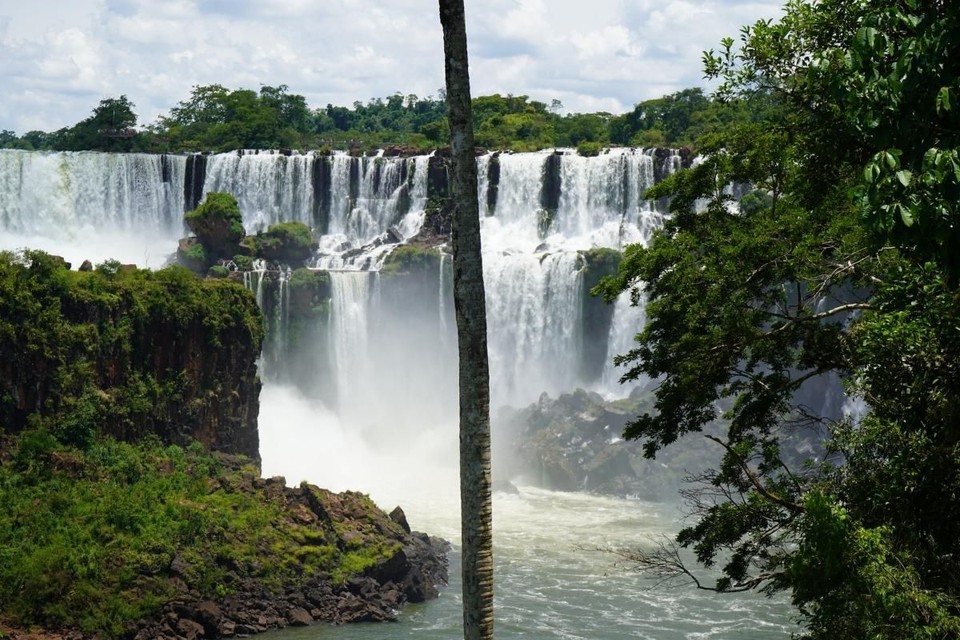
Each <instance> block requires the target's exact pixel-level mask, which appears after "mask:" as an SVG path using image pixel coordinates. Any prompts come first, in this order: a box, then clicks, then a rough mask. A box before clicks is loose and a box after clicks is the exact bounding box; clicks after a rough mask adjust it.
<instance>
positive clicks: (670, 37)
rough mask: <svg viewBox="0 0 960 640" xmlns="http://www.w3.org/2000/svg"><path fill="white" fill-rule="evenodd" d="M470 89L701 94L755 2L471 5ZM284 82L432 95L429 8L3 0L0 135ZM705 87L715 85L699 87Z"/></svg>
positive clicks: (422, 2)
mask: <svg viewBox="0 0 960 640" xmlns="http://www.w3.org/2000/svg"><path fill="white" fill-rule="evenodd" d="M465 5H466V14H467V38H468V48H469V56H470V77H471V88H472V93H473V95H475V96H476V95H488V94H492V93H500V94H504V95H507V94H513V95H526V96H529V97H530V98H532V99H535V100H540V101H542V102H545V103H547V104H551V103H552V101H553V100H554V99H556V100H559V101H560V102H561V103H562V104H563V107H564V110H563V111H564V112H566V113H588V112H597V111H608V112H611V113H623V112H625V111H628V110H630V109H631V108H633V106H634V105H635V104H637V103H638V102H641V101H643V100H647V99H650V98H655V97H658V96H662V95H666V94H669V93H673V92H675V91H679V90H680V89H684V88H688V87H694V86H707V87H708V85H706V84H705V81H704V80H703V78H702V75H703V74H702V66H701V63H700V58H701V54H702V52H703V51H704V50H706V49H711V48H717V47H718V46H719V42H720V39H721V38H723V37H725V36H730V37H734V38H736V37H737V34H738V33H739V30H740V27H741V26H743V25H745V24H751V23H753V22H755V21H757V20H759V19H768V18H775V17H776V16H777V15H779V13H780V7H781V5H782V2H767V1H763V0H704V1H702V2H701V1H696V0H465ZM214 83H216V84H221V85H223V86H225V87H227V88H228V89H240V88H244V89H254V90H258V89H259V88H260V87H261V86H263V85H269V86H277V85H281V84H284V85H287V87H288V91H289V92H291V93H295V94H301V95H303V96H305V97H306V99H307V104H308V105H309V106H310V107H311V108H320V107H324V106H326V105H327V104H333V105H337V106H351V105H352V104H353V103H354V102H356V101H361V102H367V101H369V100H370V99H372V98H386V97H388V96H390V95H393V94H396V93H401V94H403V95H409V94H416V95H418V96H421V97H426V96H434V97H435V96H437V95H438V91H439V90H440V88H441V87H442V86H443V45H442V31H441V28H440V20H439V14H438V4H437V0H33V1H29V0H0V130H3V129H8V130H12V131H14V132H16V133H18V134H23V133H25V132H27V131H30V130H35V129H39V130H43V131H54V130H57V129H60V128H61V127H66V126H72V125H73V124H75V123H77V122H79V121H80V120H83V119H84V118H86V117H88V116H89V115H90V114H91V112H92V110H93V108H94V107H95V106H96V105H97V104H98V103H99V101H100V100H101V99H103V98H107V97H113V98H116V97H119V96H120V95H126V96H127V97H128V98H129V99H130V100H131V101H132V102H133V103H134V104H135V105H136V107H135V109H134V111H135V112H136V113H137V115H138V116H139V123H140V124H141V125H146V124H149V123H151V122H154V121H155V120H156V118H157V117H158V116H159V115H164V114H167V113H169V111H170V109H171V108H172V107H174V106H176V105H177V103H178V102H180V101H184V100H186V99H188V97H189V95H190V91H191V89H192V87H194V86H196V85H205V84H214ZM708 88H709V87H708Z"/></svg>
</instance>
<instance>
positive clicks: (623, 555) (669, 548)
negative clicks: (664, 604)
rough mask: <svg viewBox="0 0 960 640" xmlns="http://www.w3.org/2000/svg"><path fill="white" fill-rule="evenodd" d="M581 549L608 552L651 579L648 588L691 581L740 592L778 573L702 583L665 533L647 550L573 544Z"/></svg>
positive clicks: (706, 588)
mask: <svg viewBox="0 0 960 640" xmlns="http://www.w3.org/2000/svg"><path fill="white" fill-rule="evenodd" d="M575 548H576V549H578V550H580V551H598V552H600V553H607V554H611V555H613V556H616V557H617V558H618V560H617V562H616V564H617V565H618V566H621V567H627V568H629V569H630V570H632V571H637V572H640V573H642V574H644V575H647V576H649V577H651V578H652V579H653V581H654V582H653V584H652V585H651V586H650V589H651V590H654V589H658V588H660V587H664V586H670V585H674V584H679V583H683V584H692V585H693V586H695V587H696V588H697V589H700V590H701V591H713V592H715V593H740V592H743V591H750V590H752V589H755V588H757V587H758V586H760V585H761V584H763V583H764V582H767V581H769V580H772V579H774V578H776V577H777V576H778V574H777V573H762V574H760V575H756V576H749V577H747V578H746V579H744V580H742V581H740V582H737V583H736V584H734V585H732V586H730V587H727V588H725V589H719V588H717V587H712V586H710V585H708V584H705V583H704V582H702V581H701V580H700V578H699V577H698V576H697V575H696V574H695V573H694V572H693V571H691V570H690V568H689V567H688V566H687V565H686V563H685V562H684V561H683V558H681V557H680V547H679V545H678V544H677V543H676V542H675V541H674V540H671V539H670V538H667V537H666V536H664V537H663V538H662V539H660V540H658V541H657V542H656V544H655V546H654V548H653V549H652V550H650V551H645V550H642V549H615V548H609V547H606V548H600V547H597V548H592V549H587V548H584V547H580V546H578V547H575Z"/></svg>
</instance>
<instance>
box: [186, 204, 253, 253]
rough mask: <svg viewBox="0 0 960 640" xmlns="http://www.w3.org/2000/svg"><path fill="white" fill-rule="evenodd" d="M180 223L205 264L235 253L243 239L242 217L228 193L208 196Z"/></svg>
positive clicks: (237, 205)
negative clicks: (191, 236)
mask: <svg viewBox="0 0 960 640" xmlns="http://www.w3.org/2000/svg"><path fill="white" fill-rule="evenodd" d="M183 219H184V222H186V224H187V227H188V228H189V229H190V231H192V232H193V233H194V234H196V236H197V239H198V240H199V241H200V244H201V245H203V248H204V250H205V251H206V254H207V259H208V260H216V259H219V258H229V257H230V256H232V255H234V254H235V253H238V251H237V246H238V245H239V243H240V241H241V240H242V239H243V237H244V235H245V233H244V230H243V216H242V215H241V214H240V205H239V204H237V199H236V198H234V197H233V196H232V195H230V194H229V193H220V192H215V191H214V192H210V193H208V194H207V196H206V198H204V200H203V202H201V203H200V206H198V207H197V208H196V209H194V210H193V211H189V212H187V214H186V215H185V216H184V218H183Z"/></svg>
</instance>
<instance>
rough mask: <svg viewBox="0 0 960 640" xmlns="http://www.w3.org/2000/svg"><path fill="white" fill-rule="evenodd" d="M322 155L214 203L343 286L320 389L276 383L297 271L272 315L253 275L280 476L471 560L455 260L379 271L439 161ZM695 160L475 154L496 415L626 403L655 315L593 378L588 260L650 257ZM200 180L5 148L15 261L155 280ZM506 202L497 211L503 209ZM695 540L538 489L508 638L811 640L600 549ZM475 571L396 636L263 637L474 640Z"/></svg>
mask: <svg viewBox="0 0 960 640" xmlns="http://www.w3.org/2000/svg"><path fill="white" fill-rule="evenodd" d="M321 158H322V157H321V156H315V155H313V154H293V155H284V154H279V153H249V152H247V153H228V154H218V155H213V156H207V157H206V158H205V159H204V165H205V174H204V176H205V180H204V182H203V183H202V192H203V193H208V192H210V191H217V190H226V191H230V192H231V193H233V194H234V195H236V196H237V198H238V200H239V202H240V206H241V213H242V214H243V217H244V226H245V227H246V229H247V231H248V232H249V233H253V232H256V231H258V230H262V229H263V228H264V227H266V226H267V225H269V224H272V223H275V222H280V221H288V220H298V221H302V222H305V223H307V224H309V225H311V226H313V227H315V228H316V229H317V230H318V231H319V232H321V238H320V255H319V256H318V257H317V258H316V261H315V266H316V267H317V268H323V269H332V270H336V271H335V272H332V273H331V274H330V276H331V283H330V287H331V300H330V307H329V312H328V313H323V314H319V316H318V320H317V322H318V323H320V324H319V325H318V326H320V330H319V331H318V335H317V337H315V338H313V340H314V342H313V343H303V342H300V343H297V344H296V345H294V347H293V348H294V350H295V351H297V352H298V353H299V354H301V355H303V354H305V355H306V356H307V357H312V358H314V359H315V360H316V361H317V362H322V363H323V364H322V366H318V367H316V371H313V372H312V373H310V376H312V377H308V379H295V380H293V382H295V383H296V388H294V386H290V385H287V384H281V382H279V381H280V380H286V381H290V378H291V376H290V375H286V376H284V375H282V374H283V373H284V371H283V369H284V366H285V362H284V360H283V355H282V354H284V353H288V352H285V351H284V350H283V347H284V343H285V342H286V341H287V340H288V339H290V337H291V334H293V333H294V330H293V329H292V328H291V326H290V318H289V317H288V315H286V314H287V313H288V310H287V304H286V301H287V300H288V299H289V297H290V295H289V293H290V292H289V285H288V283H287V278H288V277H289V275H290V274H289V273H284V274H282V276H281V277H280V280H281V284H280V285H279V288H278V289H276V291H275V292H274V293H271V294H270V295H271V296H275V297H276V300H267V299H266V297H267V290H268V288H267V287H266V286H265V280H266V277H267V275H266V271H265V270H264V269H265V266H264V265H258V269H257V270H255V271H254V272H252V273H250V274H248V275H247V276H246V280H245V283H246V285H247V286H248V288H250V289H251V290H252V291H253V292H254V294H255V295H256V297H257V301H258V303H259V304H260V305H261V307H265V308H269V309H270V310H271V311H270V313H271V322H270V327H271V329H270V335H268V336H267V340H266V343H265V350H264V351H265V355H266V353H267V352H269V353H271V354H272V355H271V357H270V358H269V359H268V358H267V357H264V358H263V360H262V362H261V375H262V376H263V377H264V378H265V379H266V382H265V385H264V388H263V392H262V395H261V419H260V431H261V432H260V442H261V454H262V457H263V470H264V474H265V475H283V476H285V477H286V479H287V481H288V482H289V483H290V484H296V483H299V482H300V481H301V480H308V481H310V482H312V483H315V484H318V485H321V486H325V487H327V488H329V489H332V490H337V491H339V490H347V489H351V490H360V491H365V492H367V493H369V494H370V495H371V496H372V497H373V498H374V500H376V501H377V502H378V504H380V506H381V507H384V508H386V509H392V508H393V506H395V505H397V504H400V505H402V506H403V508H404V510H405V511H406V513H407V516H408V519H409V521H410V522H411V524H412V525H413V526H414V527H415V528H417V529H420V530H425V531H428V532H430V533H432V534H434V535H440V536H442V537H445V538H447V539H449V540H451V541H453V542H454V543H455V544H456V542H457V541H458V539H459V522H458V511H459V506H458V498H457V495H458V492H457V488H456V487H457V482H458V480H457V478H458V472H457V460H458V453H457V449H458V439H457V433H456V426H455V425H456V395H457V393H456V392H457V387H456V384H457V383H456V372H457V367H456V338H455V325H454V318H453V301H452V289H451V281H450V273H449V269H450V260H449V259H448V258H447V257H443V258H441V260H440V270H439V272H438V273H435V274H433V275H430V277H429V278H427V279H426V280H425V283H421V284H422V286H420V285H416V283H414V285H409V284H408V285H403V286H406V287H407V288H403V287H401V286H400V285H399V284H398V282H400V281H398V280H389V279H388V276H387V275H383V274H379V273H376V269H377V268H378V266H379V265H380V264H381V262H382V260H383V258H384V256H385V255H386V254H387V253H388V252H389V251H390V250H391V249H392V247H393V246H394V245H393V244H392V243H393V242H395V241H396V240H398V239H400V240H403V239H409V238H411V237H412V236H413V235H414V234H416V233H417V231H418V230H419V228H420V225H421V224H422V222H423V219H424V209H425V207H426V204H427V199H428V192H427V183H428V163H429V160H430V159H429V157H428V156H418V157H414V158H405V159H401V158H383V157H370V158H351V157H349V156H347V155H345V154H335V155H333V156H331V157H326V158H322V159H321ZM658 162H660V166H658V165H657V163H658ZM548 163H559V164H558V165H554V166H555V168H556V170H557V173H556V176H555V177H556V178H557V183H556V185H555V186H557V189H558V192H556V193H547V190H545V189H544V185H545V182H546V180H545V171H546V168H547V166H548ZM679 163H680V156H679V155H678V154H676V153H674V154H672V155H668V156H667V157H666V159H665V160H661V161H658V160H657V157H656V155H655V154H654V153H653V152H652V151H650V150H635V149H614V150H611V151H610V152H608V153H605V154H603V155H601V156H598V157H595V158H582V157H579V156H577V155H576V154H574V153H570V152H562V153H561V154H560V155H559V156H555V155H554V152H551V151H548V152H541V153H532V154H503V155H499V156H493V155H487V156H484V157H481V158H479V159H478V167H479V169H480V179H481V180H480V192H479V195H480V198H481V200H480V202H481V211H482V212H483V219H482V240H483V247H484V249H483V250H484V277H485V279H486V288H487V305H488V309H487V312H488V326H489V345H490V346H489V350H490V360H491V386H492V398H493V405H494V413H496V411H497V408H498V407H499V406H501V405H505V404H510V405H514V406H523V405H525V404H528V403H530V402H533V401H534V400H536V399H537V397H538V396H539V395H540V394H541V393H542V392H544V391H546V392H548V393H550V394H551V395H556V394H560V393H565V392H569V391H572V390H573V389H574V388H576V387H578V386H586V387H589V388H592V389H595V390H598V391H601V392H602V393H605V394H607V395H620V396H623V395H626V393H627V392H628V389H623V388H621V387H620V386H619V384H618V383H617V380H618V378H619V376H620V375H621V374H622V370H615V369H614V368H613V366H612V364H611V363H610V361H611V360H612V357H613V355H615V354H618V353H623V352H625V351H626V350H628V349H629V348H630V346H631V345H632V339H633V336H634V335H635V334H636V332H637V331H639V329H640V328H641V326H642V323H643V317H644V316H643V306H642V299H641V305H640V307H639V308H638V307H634V306H631V305H630V304H628V302H627V300H626V299H621V300H619V301H618V302H617V303H616V305H615V306H614V308H613V309H612V318H611V319H610V327H609V330H608V331H607V335H606V336H605V338H602V339H603V344H602V345H600V347H601V349H600V351H599V352H600V353H601V354H606V355H605V362H606V365H605V366H604V367H603V370H602V372H601V373H600V375H596V374H593V375H592V377H585V374H584V372H583V369H582V368H581V361H582V359H583V357H584V354H585V353H586V351H587V349H586V345H585V343H584V341H585V337H584V336H585V335H586V333H587V332H588V330H590V329H592V327H589V326H587V324H588V323H587V321H586V320H585V317H586V316H585V314H584V306H583V305H584V296H585V291H584V288H585V284H584V270H585V267H584V264H585V263H584V258H583V252H584V251H586V250H590V249H595V248H598V247H604V248H612V249H618V250H619V249H622V247H623V246H624V245H625V244H627V243H631V242H640V243H646V242H648V241H649V239H650V237H651V235H652V234H653V232H654V231H655V230H656V229H658V228H659V227H660V226H661V225H662V222H663V213H662V212H660V211H658V210H657V207H656V206H655V204H654V203H651V202H648V201H645V200H644V199H643V197H642V194H643V191H644V189H646V188H647V187H649V186H651V185H652V184H653V181H654V176H655V175H663V174H665V173H669V172H671V171H673V170H675V169H676V167H677V166H679ZM493 168H496V169H497V172H498V176H497V178H496V183H495V184H494V182H493V180H491V176H492V175H493V174H491V173H490V171H491V169H493ZM186 171H187V159H186V158H185V157H183V156H147V155H142V154H125V155H113V154H97V153H76V154H73V153H49V154H47V153H28V152H19V151H0V249H14V248H18V247H22V246H31V247H35V248H42V249H46V250H48V251H50V252H52V253H56V254H59V255H64V256H65V257H66V258H67V259H68V260H69V261H71V262H74V266H75V267H76V266H77V265H78V264H79V262H80V261H82V260H83V259H85V258H89V259H91V260H93V261H94V262H97V261H102V260H104V259H107V258H118V259H120V260H121V261H122V262H134V263H137V264H141V265H146V266H159V265H160V264H162V263H163V261H164V260H165V259H166V257H167V256H168V255H169V254H171V253H172V252H173V251H174V250H175V248H176V239H177V238H178V237H179V236H180V235H183V229H182V223H181V220H182V215H183V212H184V209H185V208H186V207H188V206H192V205H191V204H190V203H188V202H186V198H185V195H184V194H185V192H189V191H190V190H189V188H188V187H187V185H186V183H187V182H189V179H188V176H186ZM494 186H495V187H496V189H495V191H496V197H495V198H488V192H490V193H492V191H490V190H491V189H492V188H493V187H494ZM488 205H489V206H488ZM547 205H549V207H550V209H551V210H549V211H548V210H546V209H545V207H546V206H547ZM388 235H389V236H390V239H389V242H388V241H387V239H386V238H387V236H388ZM270 277H273V276H270ZM398 287H399V288H398ZM301 329H302V328H301ZM594 346H596V345H594ZM594 351H596V349H594ZM317 371H319V373H317ZM314 378H315V379H314ZM330 388H333V392H331V393H327V391H325V390H329V389H330ZM321 389H325V390H323V391H322V390H321ZM494 464H495V465H496V464H497V461H496V460H494ZM679 526H680V523H679V522H678V520H677V515H676V511H675V509H674V508H673V507H671V506H667V505H662V504H652V503H645V502H641V501H636V500H624V499H617V498H609V497H597V496H590V495H585V494H577V493H556V492H550V491H546V490H543V489H537V488H535V487H531V486H520V487H519V493H518V494H515V495H508V494H499V493H498V494H497V495H496V496H495V499H494V527H495V554H496V572H497V573H496V591H497V600H496V606H497V635H498V637H499V638H530V639H541V638H543V639H547V638H550V639H552V638H569V639H584V640H586V639H590V640H614V639H619V638H651V639H654V638H655V639H658V640H660V639H665V640H672V639H676V638H684V639H689V640H694V639H698V640H703V639H706V638H747V639H750V638H754V639H760V638H763V639H767V638H771V639H779V638H787V637H789V634H790V632H792V631H797V629H796V628H795V627H794V626H793V625H792V624H791V622H790V620H789V614H788V611H789V609H788V607H787V606H786V604H785V603H783V602H781V601H770V600H766V599H764V598H763V597H760V596H756V595H750V594H747V595H734V596H716V595H711V594H705V593H704V592H697V591H692V590H690V589H663V588H653V587H654V585H652V584H651V583H650V582H649V581H647V580H646V579H644V578H643V577H641V576H639V575H637V574H635V573H632V572H630V571H627V570H625V569H623V568H618V567H616V566H614V562H613V559H612V558H611V557H610V556H609V555H607V554H603V553H597V552H593V551H589V549H593V548H595V547H604V546H613V547H619V546H636V545H640V544H645V543H646V542H648V541H649V540H650V539H652V538H656V537H657V536H659V535H662V534H664V533H668V532H672V531H675V530H676V529H677V528H678V527H679ZM457 559H458V555H457V551H456V549H455V550H454V552H453V554H452V556H451V560H452V563H453V565H452V566H451V578H452V582H451V585H450V586H449V587H448V588H446V589H444V590H443V592H442V594H441V597H440V598H439V600H437V601H434V602H429V603H425V604H423V605H417V606H413V607H409V608H407V609H405V610H404V611H403V612H402V614H401V618H400V622H399V623H398V624H395V625H386V626H384V625H354V626H347V627H339V628H334V627H327V626H317V627H312V628H308V629H302V630H285V631H282V632H277V633H275V634H270V635H267V636H265V638H274V640H281V639H282V640H288V639H293V638H299V639H308V638H309V639H312V638H325V639H326V638H329V639H336V640H352V639H368V638H369V639H372V638H437V639H440V638H445V639H446V638H457V637H460V635H461V633H460V619H461V616H460V610H459V596H458V588H459V585H458V579H459V577H458V571H459V569H458V567H457V566H456V562H457Z"/></svg>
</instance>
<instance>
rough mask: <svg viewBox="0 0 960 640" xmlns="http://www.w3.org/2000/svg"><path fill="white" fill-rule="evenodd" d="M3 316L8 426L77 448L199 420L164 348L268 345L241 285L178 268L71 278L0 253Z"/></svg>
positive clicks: (115, 270)
mask: <svg viewBox="0 0 960 640" xmlns="http://www.w3.org/2000/svg"><path fill="white" fill-rule="evenodd" d="M0 318H2V320H0V380H3V385H2V387H0V425H2V426H3V427H4V428H5V429H6V430H8V431H14V432H16V431H19V430H21V429H23V428H25V427H27V426H30V425H32V426H46V427H47V428H48V429H49V430H50V431H51V432H52V433H56V434H58V436H59V437H60V438H61V440H62V441H64V442H68V443H70V444H72V445H74V446H83V444H84V443H85V442H87V441H89V440H90V438H91V436H92V435H93V434H94V433H95V432H101V431H106V432H109V433H112V434H115V435H124V434H126V435H130V436H131V437H133V436H136V435H138V434H142V433H146V432H156V431H160V429H159V427H158V426H157V425H159V424H161V423H162V424H164V425H167V426H166V428H165V429H164V430H167V429H169V427H170V425H169V424H168V422H169V421H170V420H171V419H172V418H173V417H174V416H179V417H180V418H183V419H186V418H187V417H189V416H191V415H193V413H192V412H194V411H196V410H197V407H194V406H193V405H192V404H191V403H190V400H191V399H193V392H192V390H190V389H189V388H188V385H189V379H188V377H186V376H185V375H184V373H183V370H182V369H181V368H178V367H177V366H176V363H177V362H178V360H177V358H178V357H179V355H178V354H164V357H160V356H158V355H157V353H155V349H156V344H157V343H158V341H159V340H160V339H161V338H163V339H167V340H169V341H170V343H171V344H184V345H185V344H188V343H189V342H190V341H191V340H194V339H195V340H196V344H199V345H209V346H212V347H220V346H223V345H227V346H228V347H229V346H230V345H232V344H234V343H236V344H237V345H238V348H239V345H240V344H242V343H243V341H246V343H248V344H249V345H250V346H251V348H252V350H253V351H254V352H256V351H257V350H258V348H259V344H260V341H261V340H262V337H263V329H262V327H261V322H260V315H259V312H258V310H257V308H256V303H255V302H254V301H253V300H252V298H251V296H250V294H249V293H248V292H247V291H245V290H244V289H243V287H241V286H240V285H237V284H234V283H230V282H225V281H209V282H204V281H201V280H199V279H197V278H196V277H194V276H193V274H191V273H190V272H188V271H186V270H185V269H183V268H180V267H171V268H168V269H164V270H161V271H157V272H150V271H146V270H140V269H135V268H121V267H119V265H118V264H112V265H111V264H108V263H105V264H103V265H99V266H98V267H97V269H96V270H94V271H89V272H76V271H70V270H68V269H67V268H66V265H65V264H64V263H63V262H62V260H58V259H56V258H54V257H52V256H49V255H47V254H45V253H42V252H39V251H26V252H23V253H21V254H11V253H3V254H0ZM208 382H209V383H210V384H213V382H214V381H213V380H209V381H208ZM191 407H192V408H191Z"/></svg>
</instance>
